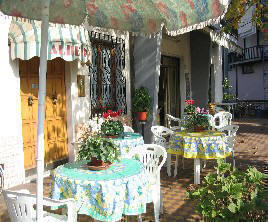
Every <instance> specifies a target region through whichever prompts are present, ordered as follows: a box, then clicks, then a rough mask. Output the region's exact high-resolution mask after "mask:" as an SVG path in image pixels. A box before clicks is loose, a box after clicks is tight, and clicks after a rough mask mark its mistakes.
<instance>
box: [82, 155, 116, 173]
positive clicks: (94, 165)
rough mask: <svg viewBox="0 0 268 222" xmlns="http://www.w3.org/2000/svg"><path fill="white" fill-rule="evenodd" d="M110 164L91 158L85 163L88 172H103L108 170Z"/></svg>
mask: <svg viewBox="0 0 268 222" xmlns="http://www.w3.org/2000/svg"><path fill="white" fill-rule="evenodd" d="M111 165H112V164H111V163H110V162H107V163H106V162H103V161H102V160H98V159H96V157H92V159H91V161H90V162H88V163H87V167H88V169H89V170H94V171H98V170H105V169H107V168H109V167H110V166H111Z"/></svg>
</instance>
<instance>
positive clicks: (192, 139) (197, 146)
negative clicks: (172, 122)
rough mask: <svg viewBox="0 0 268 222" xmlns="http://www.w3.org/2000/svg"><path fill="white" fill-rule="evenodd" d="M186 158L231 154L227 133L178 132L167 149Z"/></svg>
mask: <svg viewBox="0 0 268 222" xmlns="http://www.w3.org/2000/svg"><path fill="white" fill-rule="evenodd" d="M167 152H168V153H170V154H178V155H181V156H183V157H185V158H202V159H217V158H225V157H227V156H229V155H231V153H232V150H231V149H230V148H229V147H228V145H227V143H226V135H225V134H224V133H223V132H218V131H203V132H176V134H175V135H174V136H173V137H172V138H170V141H169V147H168V150H167Z"/></svg>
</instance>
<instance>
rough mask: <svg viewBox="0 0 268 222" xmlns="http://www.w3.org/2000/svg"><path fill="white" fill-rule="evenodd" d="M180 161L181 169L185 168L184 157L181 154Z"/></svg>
mask: <svg viewBox="0 0 268 222" xmlns="http://www.w3.org/2000/svg"><path fill="white" fill-rule="evenodd" d="M181 161H182V169H183V170H184V169H185V168H184V157H183V156H181Z"/></svg>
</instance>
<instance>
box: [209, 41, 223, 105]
mask: <svg viewBox="0 0 268 222" xmlns="http://www.w3.org/2000/svg"><path fill="white" fill-rule="evenodd" d="M211 64H212V65H213V69H212V70H213V71H212V78H211V82H212V84H211V94H212V102H215V103H221V102H222V97H223V91H222V78H223V73H222V47H221V46H219V45H217V44H213V47H212V48H211Z"/></svg>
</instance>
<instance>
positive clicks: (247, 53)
mask: <svg viewBox="0 0 268 222" xmlns="http://www.w3.org/2000/svg"><path fill="white" fill-rule="evenodd" d="M263 59H268V45H260V46H253V47H249V48H245V49H243V50H242V53H241V54H238V53H229V55H228V63H229V65H234V64H242V63H248V62H257V61H262V60H263Z"/></svg>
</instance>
